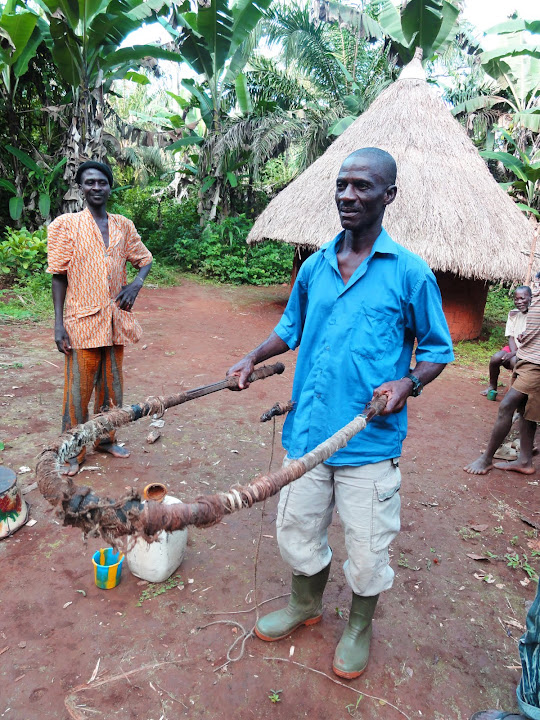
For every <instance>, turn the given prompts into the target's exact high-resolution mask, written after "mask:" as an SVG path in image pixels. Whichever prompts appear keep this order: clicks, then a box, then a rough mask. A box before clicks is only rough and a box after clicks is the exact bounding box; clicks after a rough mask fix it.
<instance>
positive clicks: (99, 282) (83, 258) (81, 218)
mask: <svg viewBox="0 0 540 720" xmlns="http://www.w3.org/2000/svg"><path fill="white" fill-rule="evenodd" d="M108 218H109V247H108V248H106V247H105V243H104V242H103V236H102V235H101V231H100V229H99V228H98V226H97V225H96V223H95V221H94V218H93V217H92V214H91V213H90V211H89V210H88V209H85V210H83V211H82V212H78V213H70V214H67V215H60V217H57V218H56V220H53V222H52V223H51V224H50V225H49V228H48V231H47V235H48V259H49V265H48V267H47V272H49V273H52V274H58V275H67V281H68V287H67V292H66V301H65V304H64V327H65V328H66V332H67V334H68V335H69V339H70V341H71V346H72V347H73V349H74V350H82V349H83V348H94V347H105V346H108V345H127V344H128V343H135V342H137V341H138V340H139V338H140V336H141V334H142V329H141V326H140V325H139V323H138V322H137V320H136V319H135V317H134V316H133V313H131V312H126V311H125V310H120V308H119V307H118V306H117V304H116V302H115V298H116V296H117V295H118V293H119V292H120V290H121V289H122V287H123V286H124V285H126V284H127V278H126V262H127V261H129V262H130V263H131V264H132V265H133V266H134V267H136V268H137V269H139V268H141V267H144V266H145V265H148V263H150V262H152V254H151V253H150V251H149V250H148V249H147V248H146V247H145V245H143V243H142V241H141V238H140V237H139V234H138V233H137V230H136V229H135V225H134V224H133V223H132V222H131V220H128V219H127V218H125V217H124V216H123V215H108Z"/></svg>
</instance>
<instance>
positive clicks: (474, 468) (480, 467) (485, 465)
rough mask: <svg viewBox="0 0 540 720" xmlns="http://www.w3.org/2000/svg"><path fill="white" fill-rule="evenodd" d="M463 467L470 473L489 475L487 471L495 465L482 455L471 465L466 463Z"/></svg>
mask: <svg viewBox="0 0 540 720" xmlns="http://www.w3.org/2000/svg"><path fill="white" fill-rule="evenodd" d="M463 469H464V470H465V472H466V473H469V475H487V473H488V472H489V471H490V470H492V469H493V465H492V464H491V463H490V462H488V461H487V460H485V459H484V456H483V455H481V456H480V457H479V458H478V460H475V461H474V462H472V463H471V464H470V465H466V466H465V467H464V468H463Z"/></svg>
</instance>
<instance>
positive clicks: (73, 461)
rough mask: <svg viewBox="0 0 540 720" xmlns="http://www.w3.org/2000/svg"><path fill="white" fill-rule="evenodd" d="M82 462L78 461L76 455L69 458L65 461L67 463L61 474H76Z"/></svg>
mask: <svg viewBox="0 0 540 720" xmlns="http://www.w3.org/2000/svg"><path fill="white" fill-rule="evenodd" d="M81 465H82V463H79V461H78V460H77V458H76V457H74V458H69V460H68V461H67V465H65V466H64V467H65V470H63V471H62V475H67V476H68V477H73V476H74V475H76V474H77V473H78V472H79V470H80V469H81Z"/></svg>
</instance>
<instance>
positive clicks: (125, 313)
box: [113, 303, 142, 345]
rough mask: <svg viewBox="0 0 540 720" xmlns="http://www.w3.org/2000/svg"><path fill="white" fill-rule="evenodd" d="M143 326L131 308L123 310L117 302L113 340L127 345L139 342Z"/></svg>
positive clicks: (118, 343)
mask: <svg viewBox="0 0 540 720" xmlns="http://www.w3.org/2000/svg"><path fill="white" fill-rule="evenodd" d="M141 335H142V328H141V326H140V324H139V322H138V321H137V319H136V318H135V315H134V314H133V313H132V312H131V311H129V310H121V309H120V308H119V307H118V306H117V305H116V303H115V304H114V305H113V342H114V344H115V345H125V344H129V343H136V342H139V340H140V338H141Z"/></svg>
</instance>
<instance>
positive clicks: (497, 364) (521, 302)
mask: <svg viewBox="0 0 540 720" xmlns="http://www.w3.org/2000/svg"><path fill="white" fill-rule="evenodd" d="M531 300H532V291H531V288H530V287H529V286H528V285H520V287H518V288H516V290H515V292H514V305H515V306H516V309H515V310H510V312H509V313H508V319H507V321H506V329H505V331H504V334H505V335H506V337H507V338H508V345H506V346H505V347H503V349H502V350H499V352H496V353H495V354H494V355H492V356H491V360H490V361H489V385H488V386H487V388H486V389H485V390H483V391H482V393H481V394H482V395H488V393H489V395H488V398H489V399H490V400H495V398H496V397H497V386H498V383H499V373H500V372H501V366H502V367H505V368H506V369H507V370H513V369H514V367H515V364H516V352H517V350H518V348H519V345H520V336H521V335H522V333H523V332H524V331H525V326H526V324H527V312H528V310H529V305H530V304H531ZM490 391H493V392H490Z"/></svg>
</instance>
